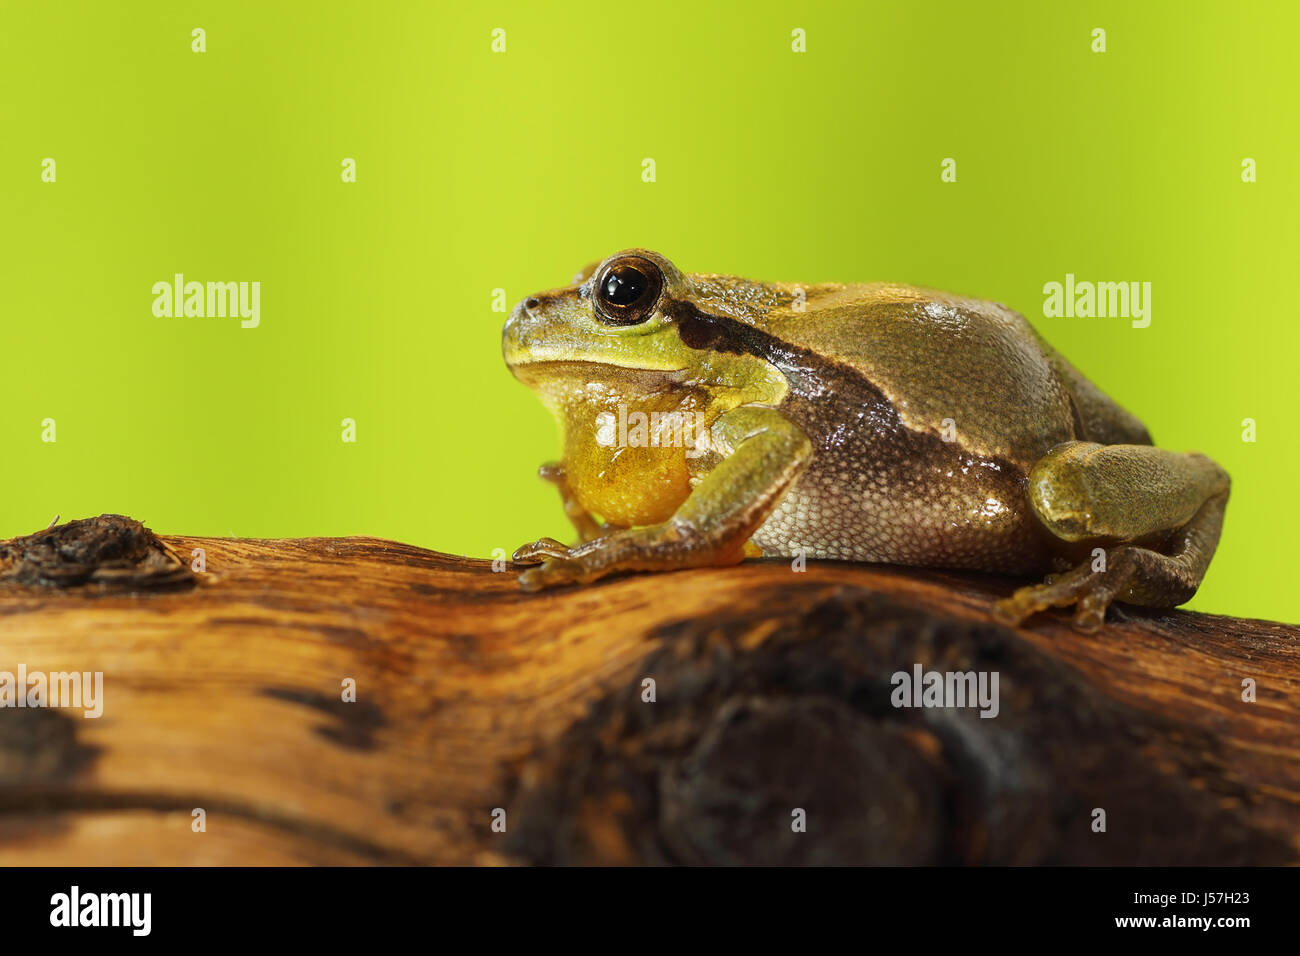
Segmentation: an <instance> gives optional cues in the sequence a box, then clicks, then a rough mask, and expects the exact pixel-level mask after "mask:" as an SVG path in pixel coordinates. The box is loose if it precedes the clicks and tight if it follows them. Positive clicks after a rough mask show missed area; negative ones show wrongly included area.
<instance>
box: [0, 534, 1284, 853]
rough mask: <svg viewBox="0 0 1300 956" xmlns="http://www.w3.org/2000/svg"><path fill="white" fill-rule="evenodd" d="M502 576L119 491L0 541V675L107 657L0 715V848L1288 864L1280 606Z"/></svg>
mask: <svg viewBox="0 0 1300 956" xmlns="http://www.w3.org/2000/svg"><path fill="white" fill-rule="evenodd" d="M200 557H201V562H202V565H203V566H204V568H205V569H204V570H201V571H193V570H192V565H194V564H195V563H196V562H198V561H199V560H200ZM516 571H517V569H513V568H508V567H507V570H505V571H504V572H499V571H494V569H493V567H492V564H491V563H490V562H487V561H481V560H473V559H467V558H461V557H453V556H450V555H445V554H439V553H436V552H432V551H426V550H423V549H421V548H417V547H412V546H409V545H404V544H398V543H395V542H392V541H383V540H377V539H373V538H342V539H331V538H311V539H301V540H275V541H262V540H236V539H224V538H195V537H185V536H168V537H163V538H156V537H154V536H153V535H152V534H151V533H150V532H148V531H147V530H146V529H144V528H143V527H142V526H140V525H139V524H137V523H136V522H133V521H131V520H130V519H125V518H120V517H116V516H104V517H102V518H98V519H88V520H87V521H79V522H71V523H69V524H66V525H61V526H59V527H56V528H52V529H49V530H48V531H45V532H41V533H40V534H37V535H32V536H29V537H26V538H21V539H13V540H12V541H10V542H7V543H5V544H0V671H8V672H16V670H17V668H18V666H19V665H23V666H25V668H26V670H27V672H28V673H32V672H45V673H50V672H72V671H76V672H96V671H98V672H102V673H103V675H104V676H103V694H102V701H103V715H102V716H101V717H99V718H97V719H96V718H85V717H83V716H82V715H81V713H80V712H79V711H76V710H75V709H68V708H58V709H56V708H31V707H26V708H17V707H3V708H0V864H3V865H16V864H41V865H48V864H95V865H115V864H132V865H149V864H254V865H256V864H372V863H399V864H510V863H560V864H569V863H584V864H585V863H593V864H639V863H689V864H733V863H734V864H739V863H756V864H779V863H791V864H818V863H842V864H861V863H876V864H930V863H943V864H1192V863H1207V864H1275V863H1292V862H1295V861H1296V860H1297V857H1300V721H1298V720H1297V716H1298V715H1300V629H1298V628H1296V627H1291V626H1287V625H1283V624H1277V623H1270V622H1265V621H1254V620H1243V619H1239V618H1232V617H1220V616H1213V615H1205V614H1194V613H1187V612H1182V611H1160V612H1154V611H1140V610H1136V609H1131V608H1116V609H1113V610H1112V612H1111V617H1110V620H1109V621H1108V623H1107V625H1106V627H1105V628H1104V629H1103V630H1102V631H1101V632H1100V633H1099V634H1096V635H1091V636H1090V635H1084V634H1081V633H1078V632H1076V631H1074V630H1073V629H1072V628H1071V627H1070V625H1069V620H1068V617H1067V616H1066V615H1064V614H1063V613H1062V614H1060V615H1057V614H1045V615H1040V616H1038V617H1036V618H1035V619H1033V620H1032V621H1030V622H1028V623H1027V624H1026V625H1025V626H1022V627H1019V628H1008V627H1006V626H1003V625H1001V624H999V623H997V622H996V621H995V619H994V618H993V616H992V613H991V610H990V607H991V603H992V601H994V600H995V599H996V598H998V597H1001V596H1004V595H1005V594H1007V593H1009V591H1010V590H1011V589H1012V588H1013V587H1014V586H1016V584H1018V583H1022V582H1018V581H1015V580H1011V579H1003V578H997V577H990V576H981V575H967V574H949V573H939V572H928V571H918V570H903V569H896V568H888V567H878V566H866V565H853V564H846V563H835V562H822V563H817V562H813V563H810V564H809V565H808V566H807V570H806V571H804V572H801V573H798V572H795V571H793V570H792V568H791V566H790V564H789V563H788V562H785V561H750V562H746V563H745V564H743V565H740V566H737V567H732V568H719V569H706V570H692V571H685V572H680V573H675V574H660V575H632V576H624V577H620V578H616V579H612V580H608V581H604V582H601V583H598V584H595V585H592V586H589V587H586V588H568V589H563V590H557V591H554V592H544V593H541V594H532V595H530V594H525V593H523V592H521V591H520V590H519V588H518V586H517V582H516ZM917 664H919V665H921V667H922V669H923V670H925V671H932V670H933V671H940V672H984V673H993V672H996V673H997V674H998V677H999V685H998V686H999V702H998V703H999V706H998V714H997V716H996V717H992V718H984V717H981V716H980V715H979V710H978V709H977V708H974V707H965V708H953V707H948V708H927V707H922V708H901V707H895V706H893V703H892V702H891V697H892V696H893V694H894V691H895V683H894V681H893V675H894V674H895V673H897V672H907V673H909V674H910V673H911V672H912V671H913V667H914V665H917ZM648 681H652V682H653V683H647V682H648ZM349 682H354V685H355V700H354V701H350V700H347V699H345V697H346V694H345V689H346V687H347V686H349ZM1243 682H1253V687H1254V700H1253V701H1250V700H1247V699H1243V689H1244V686H1250V685H1249V684H1247V685H1243ZM650 696H653V700H648V699H647V698H648V697H650ZM1245 696H1246V697H1249V696H1251V695H1250V694H1246V695H1245ZM196 810H202V811H203V813H202V815H201V819H202V822H203V828H202V829H201V830H199V829H197V828H196V820H198V819H200V817H197V816H196V815H195V811H196ZM1098 811H1102V812H1104V821H1105V829H1104V831H1099V830H1098V829H1097V821H1098V819H1100V818H1099V815H1098ZM801 814H802V816H801ZM801 819H802V820H803V821H804V824H805V825H804V828H803V829H802V830H801V829H800V827H799V825H798V824H799V821H800V820H801ZM494 822H495V824H496V826H494ZM502 823H504V831H502V830H501V824H502Z"/></svg>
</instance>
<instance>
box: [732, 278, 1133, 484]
mask: <svg viewBox="0 0 1300 956" xmlns="http://www.w3.org/2000/svg"><path fill="white" fill-rule="evenodd" d="M805 309H806V311H805V312H804V313H802V314H800V313H796V312H793V311H791V310H787V309H782V308H777V309H772V310H770V311H768V312H767V313H766V314H764V315H763V316H760V317H757V319H756V321H757V322H758V323H760V324H762V325H763V326H764V327H765V328H766V330H767V331H769V332H770V333H771V334H772V335H774V336H775V337H776V338H778V339H781V340H783V341H787V342H790V343H791V344H792V345H796V346H799V347H801V348H803V349H806V350H808V352H809V353H811V354H813V355H817V356H823V357H825V358H827V359H830V360H833V361H835V362H838V363H841V364H842V365H843V366H844V367H845V368H846V369H849V370H851V371H852V372H855V373H857V374H858V375H860V376H861V377H862V378H864V379H865V380H866V381H867V382H870V383H871V384H872V385H874V386H875V387H876V388H877V389H878V390H879V391H880V392H881V393H882V394H883V395H884V397H885V398H886V399H887V400H888V401H889V403H890V404H891V405H892V406H893V407H894V409H895V410H896V411H897V413H898V415H899V416H900V418H901V419H902V420H903V422H904V424H905V425H907V427H909V428H911V429H913V430H916V431H923V432H931V433H934V434H941V433H944V432H947V433H949V434H951V433H952V432H953V431H955V432H956V434H957V436H958V437H959V440H960V441H961V443H962V444H963V445H964V446H965V447H966V448H968V449H969V450H971V451H973V452H978V453H981V454H996V455H999V456H1002V457H1004V458H1006V459H1007V460H1009V461H1012V462H1015V463H1016V464H1017V465H1020V466H1022V467H1024V468H1026V469H1027V468H1029V467H1031V466H1032V465H1033V463H1034V462H1035V461H1037V460H1038V458H1040V457H1041V456H1042V455H1043V454H1044V453H1045V452H1046V451H1047V450H1048V449H1049V448H1051V447H1052V446H1053V445H1055V444H1057V443H1059V442H1061V441H1067V440H1069V439H1083V440H1088V441H1097V442H1101V443H1103V444H1110V443H1142V444H1148V443H1150V436H1149V435H1148V434H1147V431H1146V429H1145V428H1144V427H1143V425H1142V423H1141V422H1139V421H1138V420H1137V419H1136V418H1135V417H1134V416H1132V415H1131V414H1129V413H1128V412H1126V411H1125V410H1124V409H1123V408H1121V407H1120V406H1119V405H1118V404H1116V403H1115V402H1114V401H1112V400H1111V399H1110V398H1109V397H1107V396H1106V395H1105V394H1104V393H1103V392H1101V390H1100V389H1098V388H1097V387H1096V386H1094V385H1093V384H1092V383H1091V382H1089V381H1088V380H1087V379H1086V378H1085V377H1084V376H1083V375H1082V374H1081V373H1080V372H1079V371H1078V370H1077V369H1075V368H1074V366H1073V365H1071V364H1070V363H1069V362H1068V361H1067V360H1066V359H1065V358H1064V357H1062V356H1061V355H1060V354H1059V353H1058V352H1057V351H1056V350H1055V349H1053V348H1052V347H1051V345H1049V344H1048V343H1047V342H1046V341H1045V340H1044V339H1043V338H1042V337H1041V336H1040V335H1039V334H1038V333H1037V331H1036V330H1035V329H1034V328H1033V326H1031V325H1030V324H1029V322H1027V321H1026V320H1025V318H1024V317H1023V316H1021V315H1020V314H1019V313H1017V312H1015V311H1014V310H1012V309H1009V308H1007V307H1006V306H1004V305H1001V304H1000V303H996V302H987V301H983V300H980V299H972V298H968V297H964V296H957V295H952V294H949V293H946V292H939V291H935V290H931V289H922V288H918V287H915V286H909V285H902V284H896V283H883V282H880V283H869V284H859V285H826V286H816V287H812V288H811V289H809V290H808V291H807V293H806V305H805ZM945 420H947V421H948V422H949V423H950V425H949V426H948V427H945V425H944V422H945Z"/></svg>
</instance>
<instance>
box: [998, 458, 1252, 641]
mask: <svg viewBox="0 0 1300 956" xmlns="http://www.w3.org/2000/svg"><path fill="white" fill-rule="evenodd" d="M1228 491H1229V479H1228V474H1227V472H1225V471H1224V470H1223V469H1222V468H1220V467H1219V466H1218V465H1216V464H1215V463H1214V462H1213V461H1211V460H1210V459H1209V458H1206V457H1205V456H1204V455H1196V454H1186V455H1185V454H1179V453H1177V452H1171V451H1165V450H1163V449H1160V448H1154V447H1152V446H1150V445H1097V444H1094V443H1091V442H1065V443H1063V444H1061V445H1057V446H1056V447H1055V448H1053V449H1052V450H1051V451H1050V452H1048V453H1047V454H1046V455H1044V456H1043V458H1042V459H1041V460H1040V461H1039V462H1038V463H1037V464H1035V465H1034V467H1033V469H1032V470H1031V471H1030V474H1029V487H1028V492H1029V502H1030V506H1031V507H1032V508H1033V511H1034V513H1035V515H1037V517H1038V519H1039V521H1040V522H1042V524H1043V526H1044V527H1045V528H1046V529H1047V530H1048V531H1049V532H1051V533H1052V534H1054V535H1055V536H1056V537H1057V538H1059V539H1061V540H1062V541H1066V542H1085V543H1088V542H1095V543H1097V544H1098V545H1099V546H1104V547H1105V563H1104V566H1102V567H1100V568H1099V569H1098V570H1093V560H1092V559H1091V558H1090V559H1089V560H1087V561H1085V562H1084V563H1083V564H1081V565H1080V566H1079V567H1077V568H1075V569H1074V570H1072V571H1067V572H1066V573H1064V574H1062V575H1057V576H1052V577H1049V578H1048V579H1047V581H1046V583H1044V584H1038V585H1032V586H1030V587H1025V588H1021V589H1020V590H1019V591H1017V592H1016V593H1015V594H1013V595H1012V596H1011V597H1009V598H1007V599H1005V600H1003V601H999V602H998V605H997V610H998V612H999V613H1000V614H1001V615H1002V616H1003V617H1005V618H1007V619H1008V620H1010V621H1013V622H1019V621H1022V620H1023V619H1025V618H1026V617H1028V616H1029V615H1031V614H1033V613H1034V612H1036V611H1041V610H1043V609H1045V608H1048V607H1053V606H1063V605H1070V604H1073V605H1076V610H1075V618H1074V620H1075V625H1076V626H1078V627H1080V628H1082V629H1084V630H1096V629H1097V628H1099V627H1100V626H1101V624H1102V622H1103V621H1104V620H1105V617H1106V608H1107V607H1108V606H1109V605H1110V603H1111V601H1114V600H1118V601H1124V602H1127V603H1129V604H1139V605H1144V606H1147V607H1174V606H1176V605H1178V604H1182V603H1183V602H1184V601H1186V600H1188V599H1189V598H1191V596H1192V595H1193V594H1195V593H1196V589H1197V588H1198V587H1199V586H1200V583H1201V579H1202V578H1203V577H1204V576H1205V569H1206V567H1207V566H1208V565H1209V563H1210V558H1211V557H1212V556H1213V555H1214V549H1215V546H1216V545H1217V544H1218V541H1219V531H1220V529H1221V528H1222V526H1223V511H1224V507H1225V506H1226V505H1227V503H1228Z"/></svg>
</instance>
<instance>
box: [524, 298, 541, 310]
mask: <svg viewBox="0 0 1300 956" xmlns="http://www.w3.org/2000/svg"><path fill="white" fill-rule="evenodd" d="M541 304H542V303H541V302H540V301H538V300H537V299H534V298H532V297H531V296H530V297H529V298H527V299H525V300H524V308H525V309H528V310H530V311H531V310H532V309H535V308H537V307H538V306H539V305H541Z"/></svg>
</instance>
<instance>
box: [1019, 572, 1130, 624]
mask: <svg viewBox="0 0 1300 956" xmlns="http://www.w3.org/2000/svg"><path fill="white" fill-rule="evenodd" d="M1119 565H1120V566H1118V567H1117V566H1115V564H1112V565H1111V566H1110V567H1109V568H1108V569H1107V570H1105V571H1093V570H1092V566H1091V564H1090V563H1085V564H1081V565H1080V566H1079V567H1077V568H1075V569H1074V570H1072V571H1067V572H1065V573H1064V574H1053V575H1049V576H1048V578H1047V580H1046V581H1044V582H1043V583H1042V584H1031V585H1029V586H1028V587H1023V588H1020V589H1019V590H1017V591H1016V592H1015V593H1014V594H1012V595H1011V596H1010V597H1008V598H1004V599H1003V600H1001V601H998V602H997V604H995V605H994V610H995V611H996V613H997V614H998V616H999V617H1001V618H1002V619H1003V620H1005V621H1008V622H1009V623H1012V624H1019V623H1020V622H1021V621H1023V620H1024V619H1025V618H1027V617H1029V616H1030V615H1032V614H1036V613H1038V612H1039V611H1045V610H1047V609H1048V608H1051V607H1068V606H1070V605H1074V607H1075V612H1074V626H1075V627H1076V628H1077V629H1078V630H1080V631H1084V632H1087V633H1093V632H1095V631H1097V630H1099V629H1100V628H1101V626H1102V624H1103V623H1104V622H1105V620H1106V609H1107V608H1109V607H1110V604H1111V601H1113V600H1114V599H1115V596H1116V595H1117V594H1118V593H1119V592H1120V590H1121V589H1122V588H1123V587H1124V586H1125V585H1126V584H1127V583H1128V580H1129V577H1130V574H1129V573H1128V569H1127V567H1126V566H1124V564H1123V562H1119Z"/></svg>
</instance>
